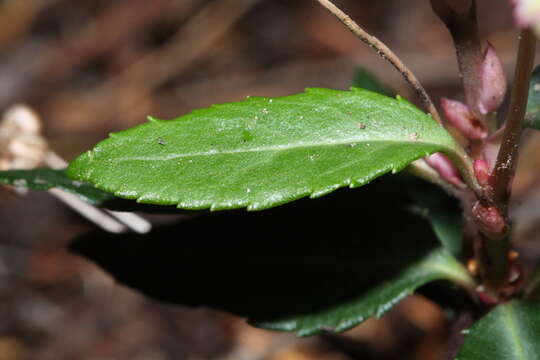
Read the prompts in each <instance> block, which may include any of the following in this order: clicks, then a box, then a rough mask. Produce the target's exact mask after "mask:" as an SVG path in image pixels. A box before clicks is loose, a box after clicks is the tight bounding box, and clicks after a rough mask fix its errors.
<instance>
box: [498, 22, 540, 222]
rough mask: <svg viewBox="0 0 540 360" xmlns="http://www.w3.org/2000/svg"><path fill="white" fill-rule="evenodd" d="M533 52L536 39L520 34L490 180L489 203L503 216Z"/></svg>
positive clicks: (531, 34)
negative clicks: (500, 140) (501, 211)
mask: <svg viewBox="0 0 540 360" xmlns="http://www.w3.org/2000/svg"><path fill="white" fill-rule="evenodd" d="M535 50H536V38H535V36H534V34H533V33H532V31H531V30H530V29H525V30H522V31H521V35H520V41H519V51H518V56H517V61H516V70H515V76H514V86H513V89H512V97H511V100H510V107H509V110H508V115H507V119H506V125H505V130H504V133H503V140H502V143H501V148H500V150H499V154H498V155H497V162H496V163H495V168H494V170H493V175H492V177H491V182H492V186H493V200H494V201H495V204H496V205H497V206H499V207H500V208H501V210H503V212H504V213H505V214H506V212H507V207H508V199H509V198H510V186H511V184H512V179H513V177H514V174H515V171H516V166H517V161H518V149H519V140H520V137H521V132H522V129H523V119H524V117H525V111H526V107H527V97H528V91H529V81H530V78H531V72H532V68H533V65H534V56H535Z"/></svg>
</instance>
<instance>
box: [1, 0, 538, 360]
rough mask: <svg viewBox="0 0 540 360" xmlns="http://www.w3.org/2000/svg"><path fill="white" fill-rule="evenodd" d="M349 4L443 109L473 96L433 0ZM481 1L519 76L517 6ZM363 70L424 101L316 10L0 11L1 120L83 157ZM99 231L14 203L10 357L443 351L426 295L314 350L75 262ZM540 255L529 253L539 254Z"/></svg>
mask: <svg viewBox="0 0 540 360" xmlns="http://www.w3.org/2000/svg"><path fill="white" fill-rule="evenodd" d="M337 3H338V4H339V5H341V6H343V8H344V9H346V10H347V12H348V13H349V14H350V15H351V17H353V18H354V19H356V20H357V21H358V22H359V23H360V24H361V25H363V26H364V27H365V28H366V29H367V30H368V31H370V32H372V33H373V34H374V35H376V36H377V37H378V38H380V39H381V40H383V41H385V42H386V43H387V44H388V45H389V46H390V47H391V48H392V49H393V50H394V51H395V52H396V53H397V54H398V55H400V56H401V57H402V59H403V60H404V62H405V63H406V64H408V65H409V67H410V68H411V69H413V71H415V72H416V74H417V76H418V77H419V78H420V80H421V81H422V82H423V83H424V85H425V87H426V88H427V89H428V91H429V92H430V93H431V94H432V95H433V97H434V99H435V100H437V101H438V98H439V97H440V96H442V95H445V96H448V97H457V98H460V88H459V78H458V75H457V65H456V61H455V58H454V50H453V48H452V44H451V41H450V37H449V35H448V33H447V31H446V29H445V28H444V27H443V26H442V24H441V23H440V21H439V20H438V19H437V18H436V17H435V16H434V15H433V14H432V12H431V9H430V6H429V1H428V0H416V1H411V0H383V1H353V0H343V1H339V2H337ZM478 3H479V5H478V6H479V16H480V23H481V31H482V34H483V35H484V36H485V37H486V38H487V39H489V40H490V41H491V42H492V43H493V44H494V46H495V48H496V49H497V51H498V53H499V55H500V56H501V58H502V59H503V61H504V64H505V66H506V68H507V71H508V72H507V73H508V74H509V78H511V72H512V70H511V69H512V66H513V62H514V56H515V55H514V51H515V48H516V36H517V33H516V30H515V29H514V28H513V27H512V19H511V16H510V15H511V14H510V9H509V6H508V4H507V2H506V1H490V0H482V1H479V2H478ZM358 66H361V67H364V68H367V69H370V70H371V71H373V72H374V73H376V74H377V75H378V76H379V77H380V78H381V79H383V80H384V81H385V82H386V83H387V84H389V85H391V86H392V87H394V88H395V89H397V90H398V92H399V93H400V94H402V95H403V96H405V97H407V98H409V99H411V100H413V101H416V100H415V99H414V96H413V95H412V94H411V92H410V90H409V89H408V88H407V86H406V85H405V84H404V82H403V81H402V80H401V78H400V76H399V74H397V73H396V72H395V71H394V70H393V69H392V68H391V67H390V66H389V65H388V64H386V63H384V62H383V61H382V60H380V59H379V58H378V57H377V56H376V54H374V53H372V52H371V51H370V49H368V48H367V47H365V46H364V45H363V44H361V43H359V42H358V41H357V40H356V39H355V38H354V37H353V36H352V35H351V34H350V33H349V32H348V31H347V30H346V29H344V27H343V26H342V25H341V24H340V23H338V22H337V20H336V19H335V18H333V17H332V16H330V15H329V14H328V13H326V12H325V11H324V10H323V9H322V8H321V7H320V6H319V5H318V4H317V2H316V1H315V0H296V1H290V0H289V1H288V0H212V1H208V0H114V1H111V0H78V1H69V0H0V111H3V110H4V109H6V107H8V106H10V105H12V104H14V103H18V102H24V103H27V104H29V105H31V106H32V107H34V108H35V109H36V110H37V112H38V113H39V114H40V115H41V117H42V119H43V122H44V131H45V134H46V137H47V139H48V141H49V143H50V145H51V147H52V148H53V149H54V150H55V151H56V152H57V153H59V154H60V155H62V156H63V157H65V158H66V159H68V160H69V159H72V158H73V157H74V156H76V155H77V154H79V153H81V152H82V151H84V150H86V149H88V148H89V147H91V146H92V145H93V144H95V143H96V142H98V141H99V140H101V139H103V138H104V137H105V136H106V135H107V134H108V133H109V132H111V131H117V130H120V129H124V128H128V127H131V126H133V125H136V124H138V123H141V122H144V121H145V117H146V116H147V115H153V116H156V117H158V118H171V117H175V116H179V115H181V114H184V113H186V112H189V111H190V110H192V109H195V108H199V107H204V106H208V105H210V104H212V103H216V102H226V101H233V100H240V99H242V98H244V97H246V96H248V95H252V96H279V95H286V94H290V93H294V92H299V91H301V90H302V89H304V88H305V87H312V86H320V87H331V88H338V89H346V88H347V87H348V86H349V84H350V82H351V79H352V76H353V73H354V70H355V69H356V68H357V67H358ZM527 139H528V147H527V149H526V151H525V157H524V161H522V163H521V165H522V168H523V170H520V174H519V176H518V183H517V192H516V203H518V204H519V205H520V206H519V207H517V208H516V209H517V211H518V212H519V211H520V213H519V214H520V216H522V217H523V218H526V221H524V222H523V223H520V224H519V226H518V230H519V234H520V239H521V240H520V241H522V242H523V243H524V244H529V243H531V241H530V240H531V239H534V238H535V234H536V233H537V231H536V228H535V226H534V223H535V221H536V220H537V219H538V218H539V217H540V214H539V213H540V211H538V209H536V206H535V205H534V202H533V201H532V200H534V196H532V195H534V194H536V193H539V192H538V191H537V189H540V187H539V186H537V185H538V174H536V173H537V172H535V171H530V170H535V169H538V165H539V164H540V160H537V159H536V158H537V157H536V156H534V154H535V151H536V148H537V147H538V146H535V144H536V143H538V141H537V140H536V139H535V137H534V136H531V135H529V136H528V137H527ZM531 194H532V195H531ZM539 194H540V193H539ZM152 219H154V220H155V221H169V220H170V219H168V218H163V217H152ZM90 227H91V225H90V224H88V223H86V222H85V221H84V220H82V219H81V218H80V217H78V215H76V214H75V213H73V212H71V211H70V210H68V209H67V208H65V207H64V206H63V205H61V204H60V203H59V202H57V201H56V200H54V199H52V198H51V197H50V196H49V195H48V194H46V193H34V192H31V193H30V194H28V195H26V196H25V197H22V198H21V197H18V196H17V195H15V194H14V193H12V192H8V191H2V192H0V360H8V359H9V360H18V359H39V360H49V359H50V360H58V359H84V360H105V359H107V360H109V359H110V360H122V359H137V360H168V359H175V360H176V359H188V360H195V359H216V360H217V359H220V360H221V359H231V360H242V359H246V360H252V359H268V360H303V359H320V360H323V359H325V360H341V359H343V360H345V359H371V358H373V359H404V358H405V357H404V356H405V355H403V354H404V353H403V352H402V349H404V348H407V349H409V350H410V355H407V358H410V359H421V360H424V359H438V358H440V355H441V352H442V351H443V347H444V338H445V336H446V332H447V329H446V322H445V320H444V316H443V314H442V312H441V311H440V310H439V309H438V308H436V307H435V306H434V305H433V304H432V303H430V302H429V301H427V300H426V299H424V298H421V297H413V298H410V299H408V300H406V301H404V302H403V303H402V304H401V305H400V306H399V307H398V308H397V309H396V310H394V311H392V312H391V313H390V315H389V316H387V317H386V318H385V319H384V320H383V321H368V322H367V323H366V324H364V325H362V326H360V327H358V328H356V329H354V330H352V331H350V332H349V333H347V334H346V335H344V336H342V337H328V336H326V337H316V338H309V339H297V338H295V337H294V336H293V335H290V334H279V333H271V332H267V331H262V330H257V329H253V328H251V327H249V326H247V325H245V324H244V322H243V320H242V319H238V318H234V317H232V316H229V315H226V314H223V313H218V312H215V311H211V310H207V309H189V308H182V307H172V306H166V305H163V304H160V303H157V302H154V301H151V300H148V299H145V298H144V297H142V296H141V295H139V294H137V293H135V292H134V291H132V290H129V289H127V288H125V287H122V286H119V285H116V284H114V281H113V280H112V279H111V278H110V277H109V276H108V275H106V274H105V273H103V272H102V271H101V270H99V269H98V268H96V267H95V266H93V265H92V264H90V263H89V262H86V261H84V260H82V259H80V258H78V257H76V256H73V255H71V254H69V253H67V251H66V250H65V246H66V244H68V243H69V241H70V239H71V238H72V237H73V236H74V235H76V234H79V233H81V232H83V231H85V230H88V229H89V228H90ZM528 248H529V249H532V250H530V251H529V252H528V254H529V255H528V256H532V255H536V254H539V253H540V250H538V249H536V248H535V247H531V246H528ZM535 249H536V250H535ZM535 251H536V252H535ZM403 334H406V336H405V335H403ZM366 346H367V348H368V349H369V351H366V350H365V349H366Z"/></svg>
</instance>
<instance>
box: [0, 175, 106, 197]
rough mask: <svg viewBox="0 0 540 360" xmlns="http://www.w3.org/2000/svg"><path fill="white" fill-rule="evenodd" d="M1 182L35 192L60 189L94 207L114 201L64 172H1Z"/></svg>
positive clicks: (102, 192)
mask: <svg viewBox="0 0 540 360" xmlns="http://www.w3.org/2000/svg"><path fill="white" fill-rule="evenodd" d="M0 182H2V183H5V184H9V185H13V186H16V187H25V188H29V189H33V190H49V189H51V188H58V189H61V190H64V191H67V192H70V193H72V194H75V195H77V196H79V197H80V198H81V199H82V200H84V201H86V202H87V203H90V204H92V205H96V206H100V205H103V204H104V203H105V202H106V201H109V200H112V199H113V198H114V196H113V195H111V194H109V193H106V192H104V191H102V190H99V189H96V188H95V187H94V186H93V185H90V184H87V183H81V182H78V181H73V180H71V179H70V178H68V177H67V176H66V174H65V172H64V170H51V169H36V170H9V171H0Z"/></svg>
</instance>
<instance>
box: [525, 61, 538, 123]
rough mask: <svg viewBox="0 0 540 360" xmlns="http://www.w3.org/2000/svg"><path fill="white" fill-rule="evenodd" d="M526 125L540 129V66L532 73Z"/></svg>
mask: <svg viewBox="0 0 540 360" xmlns="http://www.w3.org/2000/svg"><path fill="white" fill-rule="evenodd" d="M525 126H527V127H530V128H533V129H536V130H540V66H538V67H536V69H534V71H533V73H532V75H531V82H530V84H529V97H528V100H527V110H526V113H525Z"/></svg>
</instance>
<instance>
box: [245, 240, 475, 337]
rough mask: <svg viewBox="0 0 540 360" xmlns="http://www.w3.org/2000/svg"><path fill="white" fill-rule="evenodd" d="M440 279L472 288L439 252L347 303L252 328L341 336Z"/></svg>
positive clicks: (459, 269) (464, 274) (447, 256)
mask: <svg viewBox="0 0 540 360" xmlns="http://www.w3.org/2000/svg"><path fill="white" fill-rule="evenodd" d="M366 275H367V274H366ZM441 279H447V280H452V281H454V282H456V283H461V284H463V285H466V286H469V287H470V286H472V285H473V281H472V279H471V278H470V276H469V274H468V273H467V270H465V269H464V268H463V266H462V265H461V264H460V263H459V262H458V261H457V260H456V259H455V258H454V257H453V256H452V255H450V254H449V253H448V252H447V251H446V250H444V249H438V250H435V251H433V252H432V253H430V254H429V255H427V256H426V257H425V258H424V259H422V260H421V261H419V262H417V263H413V264H410V265H409V266H407V267H405V268H404V269H402V271H401V272H400V273H398V274H397V275H395V276H394V277H392V278H391V279H387V280H386V281H385V282H384V283H381V284H379V285H378V286H375V287H373V288H372V289H369V290H368V291H366V292H365V293H363V294H361V296H358V297H357V298H354V299H352V300H350V301H347V302H344V303H341V304H338V305H336V306H334V307H330V308H327V309H324V310H322V311H319V312H317V313H313V314H301V315H296V316H292V317H288V318H283V319H278V320H275V321H270V322H259V323H257V322H255V323H254V325H255V326H258V327H262V328H266V329H270V330H281V331H295V332H297V333H298V335H299V336H308V335H313V334H315V333H318V332H321V331H323V330H324V331H331V332H341V331H345V330H348V329H350V328H352V327H354V326H356V325H358V324H360V323H362V322H364V321H365V320H367V319H368V318H370V317H376V318H379V317H381V316H383V315H384V314H385V313H386V312H387V311H388V310H390V309H391V308H392V307H394V306H395V305H396V304H397V303H398V302H399V301H401V300H402V299H404V298H405V297H407V296H409V295H410V294H412V293H414V291H415V290H416V289H417V288H419V287H420V286H422V285H424V284H426V283H428V282H431V281H434V280H441Z"/></svg>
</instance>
